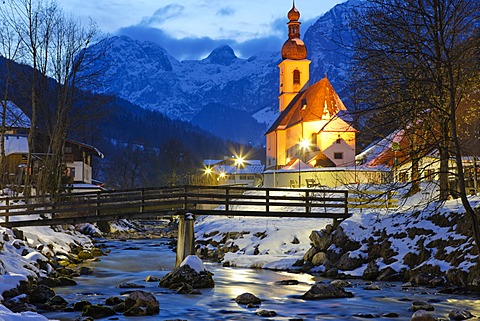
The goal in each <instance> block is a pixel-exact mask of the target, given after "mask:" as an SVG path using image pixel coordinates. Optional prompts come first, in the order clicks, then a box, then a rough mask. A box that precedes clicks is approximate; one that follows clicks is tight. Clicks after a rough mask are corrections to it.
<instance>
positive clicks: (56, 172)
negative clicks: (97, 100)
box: [2, 0, 97, 195]
mask: <svg viewBox="0 0 480 321" xmlns="http://www.w3.org/2000/svg"><path fill="white" fill-rule="evenodd" d="M2 6H3V7H2V8H3V9H4V12H5V17H4V18H5V21H7V22H8V25H9V26H10V27H11V28H12V29H13V30H14V31H15V33H16V38H18V39H20V40H21V42H20V44H21V46H20V49H21V51H22V53H23V55H22V59H21V60H20V61H21V62H23V63H25V64H27V65H30V66H31V67H32V71H31V75H30V77H28V78H29V79H28V83H30V84H31V88H30V89H29V97H30V102H31V115H30V119H31V126H30V131H29V136H28V148H29V153H28V160H27V168H28V171H27V173H26V177H25V190H24V192H25V194H27V195H28V194H29V193H30V185H31V183H32V168H33V156H34V154H35V153H36V150H35V148H36V146H37V145H38V142H37V130H38V128H39V127H41V129H42V130H43V131H44V132H46V136H47V137H48V139H47V141H46V143H45V146H43V148H42V152H43V155H42V156H43V158H44V160H43V165H42V166H43V167H42V170H41V171H39V173H38V179H37V182H36V184H37V188H38V189H39V192H51V193H55V192H58V191H59V190H60V188H61V182H62V176H63V170H64V169H63V147H64V143H65V140H66V137H67V133H68V128H69V126H70V118H71V110H72V106H73V104H74V101H75V93H76V91H77V75H78V74H79V73H80V72H81V68H82V66H83V64H84V62H85V59H84V58H85V55H84V53H85V49H86V48H87V46H88V45H89V44H90V42H91V41H92V40H93V38H94V36H95V35H96V33H97V28H96V26H95V24H93V23H91V24H90V25H89V26H87V27H84V26H83V25H82V24H81V23H80V22H79V21H78V20H75V19H74V18H73V17H71V16H66V15H65V14H64V13H63V12H62V10H61V9H60V8H59V7H58V5H57V3H56V2H55V1H49V0H6V1H4V2H3V5H2Z"/></svg>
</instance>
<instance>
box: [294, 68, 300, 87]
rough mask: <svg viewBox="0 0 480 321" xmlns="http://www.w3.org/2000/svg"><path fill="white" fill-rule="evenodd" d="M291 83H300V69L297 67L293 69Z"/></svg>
mask: <svg viewBox="0 0 480 321" xmlns="http://www.w3.org/2000/svg"><path fill="white" fill-rule="evenodd" d="M293 83H294V84H295V85H300V70H298V69H295V70H294V71H293Z"/></svg>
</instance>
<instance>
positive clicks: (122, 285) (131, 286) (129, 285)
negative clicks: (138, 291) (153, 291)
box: [117, 282, 145, 289]
mask: <svg viewBox="0 0 480 321" xmlns="http://www.w3.org/2000/svg"><path fill="white" fill-rule="evenodd" d="M144 287H145V285H141V284H137V283H131V282H123V283H120V284H119V285H117V288H119V289H134V288H144Z"/></svg>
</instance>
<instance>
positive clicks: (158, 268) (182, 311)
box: [43, 239, 480, 321]
mask: <svg viewBox="0 0 480 321" xmlns="http://www.w3.org/2000/svg"><path fill="white" fill-rule="evenodd" d="M167 242H168V240H161V239H160V240H159V239H157V240H128V241H126V242H122V241H112V240H110V241H106V242H105V243H106V245H107V247H108V248H109V249H111V253H109V254H108V256H104V257H101V258H100V261H98V262H91V263H88V266H89V267H91V268H93V270H94V274H93V275H88V276H81V277H78V278H76V279H75V280H76V281H77V283H78V285H77V286H73V287H60V288H55V292H56V294H58V295H60V296H62V297H63V298H65V299H66V300H67V301H68V302H69V303H74V302H76V301H81V300H87V301H90V302H92V303H94V304H103V303H104V302H105V299H107V298H109V297H111V296H120V295H121V293H122V292H125V291H129V290H132V289H120V288H118V287H117V286H118V285H119V284H121V283H124V282H131V283H136V284H141V285H144V286H145V288H144V289H139V290H144V291H148V292H151V293H153V294H155V296H156V298H157V300H158V301H159V302H160V314H159V315H156V316H151V317H136V318H135V317H124V316H122V315H117V316H113V317H110V318H105V319H104V320H142V321H143V320H145V321H149V320H174V319H180V320H365V316H364V317H361V316H360V314H364V315H365V314H372V315H375V316H377V319H380V320H401V321H404V320H410V317H411V315H412V313H413V312H411V311H409V308H410V306H411V303H412V301H414V300H419V301H429V302H430V303H431V304H432V305H433V306H434V307H435V311H433V312H431V313H432V314H433V315H434V316H436V317H438V318H442V319H443V320H448V317H447V316H448V313H449V312H450V311H451V310H452V309H454V308H462V309H468V310H470V311H471V312H472V313H473V314H474V315H476V316H479V317H480V297H467V296H459V295H446V294H438V293H436V289H426V288H409V289H402V287H401V284H400V283H378V284H379V285H380V287H381V290H380V291H372V290H364V286H365V282H364V281H361V280H351V282H352V284H353V287H352V288H346V290H348V291H351V292H353V293H354V295H355V297H353V298H346V299H328V300H321V301H305V300H302V299H300V298H299V296H300V295H302V294H304V293H305V292H306V291H307V290H308V289H310V287H311V286H312V285H313V284H314V283H315V282H317V281H325V282H328V280H325V279H322V278H318V277H314V276H312V275H309V274H295V273H287V272H278V271H269V270H258V269H243V268H227V267H222V266H221V265H219V264H214V263H207V262H204V263H205V266H206V268H207V269H208V270H209V271H211V272H213V273H214V281H215V288H213V289H201V294H200V295H182V294H175V293H174V292H173V291H170V290H168V289H164V288H161V287H159V286H158V282H148V283H147V282H145V281H144V280H145V278H146V277H147V276H149V275H152V276H156V277H162V276H164V275H165V274H167V273H168V272H169V271H171V270H172V269H173V268H174V262H175V253H174V252H172V250H171V249H169V248H168V245H167ZM282 280H297V281H299V284H298V285H279V284H278V281H282ZM437 290H438V289H437ZM244 292H250V293H252V294H255V295H256V296H257V297H259V298H260V299H262V303H261V305H260V307H259V308H258V309H255V308H253V309H247V308H245V307H244V306H241V305H238V304H237V303H235V301H234V299H235V297H236V296H237V295H239V294H242V293H244ZM259 309H265V310H272V311H275V312H276V313H277V314H278V316H276V317H269V318H265V317H259V316H257V315H256V311H257V310H259ZM391 312H394V313H397V314H398V315H399V317H398V318H392V319H389V318H385V317H380V316H381V315H382V314H385V313H391ZM43 314H44V315H45V316H47V317H48V318H49V319H56V320H62V321H63V320H65V321H66V320H75V318H77V317H79V316H80V312H76V313H63V312H48V313H47V312H45V313H43ZM479 320H480V319H479Z"/></svg>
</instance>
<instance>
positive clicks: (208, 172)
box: [205, 167, 212, 175]
mask: <svg viewBox="0 0 480 321" xmlns="http://www.w3.org/2000/svg"><path fill="white" fill-rule="evenodd" d="M210 174H212V168H211V167H207V168H205V175H210Z"/></svg>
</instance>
